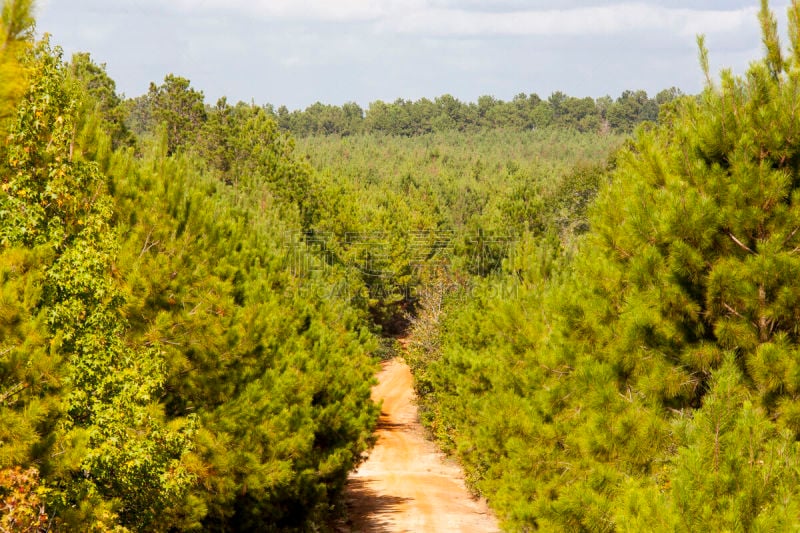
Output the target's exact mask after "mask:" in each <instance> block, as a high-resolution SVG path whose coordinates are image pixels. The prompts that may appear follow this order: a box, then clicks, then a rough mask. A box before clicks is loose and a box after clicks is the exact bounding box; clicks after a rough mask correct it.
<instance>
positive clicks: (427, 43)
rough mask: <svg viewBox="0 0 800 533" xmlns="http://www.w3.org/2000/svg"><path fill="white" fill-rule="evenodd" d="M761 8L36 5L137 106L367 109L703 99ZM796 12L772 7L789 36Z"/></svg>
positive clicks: (556, 2) (737, 65)
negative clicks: (174, 101)
mask: <svg viewBox="0 0 800 533" xmlns="http://www.w3.org/2000/svg"><path fill="white" fill-rule="evenodd" d="M757 4H758V2H757V1H756V0H641V1H635V0H634V1H618V0H39V3H38V6H39V7H38V30H39V32H40V33H42V32H48V33H50V34H52V35H53V40H54V42H55V43H57V44H60V45H61V46H62V47H63V48H64V50H65V52H66V54H67V56H69V54H71V53H72V52H75V51H88V52H91V53H92V56H93V57H94V58H95V60H96V61H98V62H101V63H106V64H107V68H108V71H109V73H110V74H111V76H112V77H113V78H114V79H115V80H116V81H117V87H118V89H119V90H120V91H121V92H124V93H125V94H126V95H127V96H136V95H139V94H142V93H144V92H146V91H147V87H148V85H149V83H150V81H158V82H160V81H161V80H163V79H164V76H165V75H166V74H168V73H174V74H177V75H181V76H184V77H186V78H189V79H190V80H191V81H192V85H193V86H194V87H196V88H197V89H200V90H202V91H203V92H204V93H205V95H206V99H207V101H209V102H212V103H213V102H214V101H216V99H217V98H218V97H220V96H223V95H226V96H228V99H229V100H232V101H239V100H243V101H247V102H250V101H255V102H256V103H257V104H264V103H272V104H275V105H280V104H285V105H287V106H288V107H289V108H291V109H295V108H302V107H305V106H307V105H310V104H312V103H314V102H316V101H321V102H325V103H332V104H341V103H344V102H346V101H356V102H358V103H360V104H362V105H366V104H368V103H369V102H371V101H374V100H377V99H382V100H388V101H392V100H395V99H396V98H407V99H417V98H421V97H430V98H433V97H435V96H438V95H441V94H444V93H449V94H452V95H454V96H456V97H457V98H460V99H462V100H468V101H472V100H475V99H477V97H478V96H480V95H482V94H490V95H493V96H496V97H498V98H502V99H510V98H512V97H513V96H514V95H515V94H518V93H521V92H524V93H532V92H535V93H537V94H539V95H540V96H543V97H546V96H548V95H549V94H551V93H552V92H553V91H556V90H561V91H564V92H566V93H567V94H570V95H573V96H592V97H598V96H603V95H606V94H608V95H611V96H614V97H616V96H618V95H619V94H620V92H622V91H623V90H625V89H645V90H647V91H648V92H649V93H651V94H653V93H655V92H657V91H659V90H661V89H664V88H667V87H671V86H677V87H679V88H681V89H682V90H684V91H685V92H696V91H698V90H699V89H700V87H701V83H702V75H701V73H700V69H699V67H698V63H697V50H696V45H695V35H696V34H698V33H705V34H706V38H707V43H708V47H709V50H710V53H711V64H712V69H713V70H715V71H716V70H718V69H720V68H723V67H731V68H733V69H734V70H735V71H737V72H742V71H743V70H744V69H745V68H746V66H747V64H748V62H750V61H751V60H753V59H755V58H757V57H759V55H760V53H761V52H760V49H761V44H760V35H759V30H758V22H757V19H756V14H757ZM787 4H788V2H787V1H786V0H782V1H776V0H773V1H772V2H771V5H772V6H773V8H774V9H775V11H776V12H777V14H778V15H779V18H780V20H781V23H782V26H783V27H785V24H784V23H783V21H784V19H785V16H784V13H785V11H786V5H787Z"/></svg>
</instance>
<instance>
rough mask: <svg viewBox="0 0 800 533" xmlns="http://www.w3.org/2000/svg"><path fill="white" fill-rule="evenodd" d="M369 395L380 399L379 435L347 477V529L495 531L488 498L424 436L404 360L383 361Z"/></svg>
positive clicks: (377, 532)
mask: <svg viewBox="0 0 800 533" xmlns="http://www.w3.org/2000/svg"><path fill="white" fill-rule="evenodd" d="M372 398H373V400H374V401H376V402H380V401H381V400H383V407H382V409H381V417H380V421H379V422H378V429H377V437H378V440H377V442H376V444H375V447H374V448H373V450H372V452H371V453H370V456H369V459H367V461H366V462H364V463H363V464H362V465H361V467H360V468H359V469H358V470H357V471H356V472H355V473H353V474H351V475H350V479H349V480H348V486H347V492H346V501H347V507H348V517H349V519H348V527H349V530H350V531H352V532H365V533H366V532H374V533H384V532H385V533H394V532H414V533H416V532H439V531H441V532H448V533H450V532H459V531H460V532H464V533H483V532H494V531H499V528H498V526H497V521H496V520H495V518H494V517H493V515H492V514H491V513H490V511H489V509H488V508H487V506H486V503H485V502H484V501H480V500H475V499H474V498H473V497H472V496H471V494H470V493H469V491H468V490H467V488H466V486H465V484H464V477H463V473H462V471H461V468H460V467H459V466H458V465H457V464H456V463H455V462H454V461H452V460H450V459H448V458H447V457H446V456H445V455H444V454H443V453H442V452H440V451H439V450H438V449H437V448H436V446H435V445H434V444H433V443H432V442H430V441H428V440H427V439H425V435H424V431H423V428H422V426H421V425H420V423H419V419H418V416H417V406H416V404H415V401H414V400H415V395H414V386H413V378H412V376H411V370H410V369H409V368H408V365H407V364H406V363H405V362H404V361H403V360H402V359H393V360H391V361H386V362H384V363H383V364H382V370H381V372H380V373H379V374H378V384H377V385H376V386H375V387H374V388H373V389H372Z"/></svg>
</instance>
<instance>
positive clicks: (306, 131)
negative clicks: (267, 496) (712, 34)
mask: <svg viewBox="0 0 800 533" xmlns="http://www.w3.org/2000/svg"><path fill="white" fill-rule="evenodd" d="M187 83H188V82H187V80H184V79H179V78H175V77H172V76H170V77H168V78H167V79H166V80H165V81H164V84H163V85H162V86H157V85H155V84H153V85H151V87H150V91H149V93H148V94H147V95H144V96H141V97H139V98H135V99H133V100H132V101H131V102H130V105H131V107H132V109H131V114H132V116H133V117H140V120H139V121H138V122H137V121H136V120H135V118H134V129H137V130H139V131H141V130H142V129H143V127H144V126H145V123H146V120H142V119H144V117H143V114H144V113H146V109H147V108H148V107H149V105H150V104H148V100H153V99H157V98H158V95H159V94H163V93H164V92H165V91H166V92H168V91H170V90H171V89H170V86H172V85H185V84H187ZM682 95H683V93H682V92H681V91H680V90H679V89H677V88H675V87H672V88H670V89H665V90H663V91H661V92H659V93H658V94H656V95H655V97H652V98H651V97H649V96H648V95H647V92H645V91H642V90H637V91H632V90H628V91H624V92H623V93H622V94H621V95H620V96H619V97H618V98H617V99H616V100H614V99H612V98H611V97H610V96H604V97H602V98H597V99H593V98H590V97H586V98H576V97H574V96H568V95H566V94H564V93H563V92H560V91H557V92H554V93H553V94H551V95H550V96H549V97H548V98H547V99H542V98H540V97H539V96H538V95H537V94H529V95H526V94H524V93H521V94H518V95H517V96H515V97H514V98H513V99H512V100H511V101H509V102H505V101H503V100H499V99H497V98H495V97H493V96H481V97H480V98H478V101H477V102H462V101H460V100H458V99H457V98H454V97H453V96H451V95H449V94H445V95H443V96H439V97H438V98H435V99H434V100H429V99H428V98H422V99H420V100H416V101H411V100H404V99H402V98H398V99H397V100H395V101H394V102H391V103H387V102H383V101H381V100H377V101H375V102H372V103H371V104H369V107H368V108H367V109H366V110H365V109H363V108H362V107H361V106H360V105H358V104H356V103H354V102H349V103H346V104H343V105H341V106H335V105H328V104H323V103H320V102H317V103H315V104H313V105H311V106H309V107H307V108H306V109H305V110H302V111H300V110H297V111H289V110H288V109H287V108H286V106H280V107H278V108H277V109H276V108H275V107H274V106H273V105H266V106H264V109H265V111H266V112H267V113H268V114H269V115H271V116H272V117H274V118H275V120H276V121H277V123H278V125H279V126H280V128H281V129H282V130H284V131H287V132H290V133H292V135H294V136H295V137H308V136H311V135H340V136H348V135H357V134H360V133H382V134H386V135H398V136H403V137H412V136H418V135H425V134H428V133H442V132H447V131H461V132H477V131H481V130H486V129H492V128H508V129H514V130H533V129H537V128H538V129H544V128H549V127H555V128H566V129H574V130H576V131H578V132H581V133H589V132H601V133H603V132H605V133H608V132H613V133H630V132H632V131H633V129H634V128H635V127H636V126H637V125H638V124H641V123H642V122H647V121H650V122H655V121H657V120H658V114H659V109H660V108H661V106H663V105H665V104H668V103H670V102H672V101H674V100H675V99H676V98H678V97H680V96H682ZM199 96H200V95H199V94H198V97H199ZM226 105H227V102H226V100H225V99H222V100H220V101H219V102H218V103H217V106H218V107H224V106H226Z"/></svg>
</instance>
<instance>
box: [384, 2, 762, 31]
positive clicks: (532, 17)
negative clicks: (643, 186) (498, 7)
mask: <svg viewBox="0 0 800 533" xmlns="http://www.w3.org/2000/svg"><path fill="white" fill-rule="evenodd" d="M755 16H756V9H755V8H743V9H737V10H728V11H722V10H720V11H716V10H694V9H670V8H666V7H660V6H653V5H647V4H615V5H609V6H598V7H584V8H575V9H552V10H541V11H517V12H511V13H481V12H475V11H462V10H450V9H427V10H421V11H417V12H414V13H407V14H403V15H401V16H399V17H396V18H393V19H391V20H384V21H382V22H381V23H380V27H381V28H382V29H384V30H388V31H397V32H402V33H423V34H433V35H518V36H519V35H536V36H550V35H612V34H617V33H624V32H629V31H654V30H666V31H668V32H671V33H678V34H680V35H683V36H692V35H695V34H697V33H701V32H703V33H715V32H730V31H735V30H738V29H741V28H742V27H744V26H745V25H748V24H751V23H754V21H755Z"/></svg>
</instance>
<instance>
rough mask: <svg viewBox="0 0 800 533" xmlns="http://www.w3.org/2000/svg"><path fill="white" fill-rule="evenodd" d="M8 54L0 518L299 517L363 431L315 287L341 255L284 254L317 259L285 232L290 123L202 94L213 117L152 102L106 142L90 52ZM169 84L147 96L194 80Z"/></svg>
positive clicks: (332, 482)
mask: <svg viewBox="0 0 800 533" xmlns="http://www.w3.org/2000/svg"><path fill="white" fill-rule="evenodd" d="M21 64H22V65H24V68H25V69H27V71H28V72H29V80H30V83H29V85H28V88H27V90H26V92H25V94H24V95H23V96H22V97H21V101H20V102H19V103H17V104H16V105H17V107H16V111H15V112H14V114H13V118H9V119H8V120H6V121H5V122H3V124H2V127H3V130H4V135H3V136H4V138H7V139H8V142H6V143H5V144H4V145H3V146H2V148H0V156H1V158H0V180H1V181H0V184H1V185H2V195H0V278H1V279H2V292H0V333H2V337H1V338H0V501H2V503H3V506H2V511H1V513H2V516H1V517H0V519H2V522H0V523H2V524H3V527H4V528H5V527H6V525H8V526H9V527H11V528H12V529H19V530H23V529H24V528H27V529H26V530H30V531H35V530H37V531H38V530H42V531H43V530H47V529H50V530H55V531H87V530H91V531H106V530H108V531H112V530H113V531H167V530H190V529H199V528H203V529H208V530H220V531H231V530H253V529H258V530H264V529H267V530H299V529H306V528H313V527H315V526H314V525H313V524H314V523H317V524H319V523H321V521H324V520H325V519H326V517H327V516H328V515H329V514H330V513H331V511H332V510H333V509H334V508H335V506H336V505H337V503H338V497H339V494H340V493H341V491H342V489H343V486H344V483H345V480H346V477H347V474H348V472H350V471H351V470H352V469H353V468H354V467H355V465H357V464H358V462H359V461H360V460H361V456H362V452H364V451H365V450H367V448H368V447H369V446H370V445H371V443H372V436H371V435H372V430H373V428H374V425H375V421H376V418H377V413H378V412H377V407H376V406H375V405H374V404H373V403H372V402H371V400H370V395H369V393H370V386H371V383H372V379H373V378H372V376H373V373H374V371H375V365H374V363H373V359H372V357H371V355H370V353H371V352H372V351H373V350H374V349H375V348H376V343H375V340H374V337H373V335H372V334H371V333H370V332H369V331H368V329H367V328H366V327H365V326H366V323H365V321H364V316H365V315H364V314H363V312H362V311H360V310H359V309H357V308H354V307H352V306H351V305H350V303H349V302H348V301H346V300H344V299H337V298H331V293H332V285H333V283H334V280H335V278H336V276H337V275H340V274H341V272H340V270H337V269H331V270H330V271H328V272H323V274H322V275H321V276H317V277H315V278H309V277H303V276H301V275H300V274H301V273H300V274H298V272H296V271H295V269H294V268H293V267H294V265H295V264H296V263H298V262H300V263H302V264H308V265H312V266H313V265H315V264H317V263H318V261H319V260H318V259H317V258H315V257H314V256H313V255H311V254H310V253H308V252H307V251H305V250H304V249H303V248H302V247H300V248H298V249H294V248H291V247H290V246H288V244H287V243H291V242H293V241H292V240H291V239H289V238H287V236H291V235H298V234H301V233H302V228H303V221H304V220H305V218H304V217H306V216H307V213H312V212H313V210H312V207H313V200H314V198H313V197H311V196H308V195H307V194H305V195H302V194H301V191H303V192H307V190H306V188H305V186H306V184H307V183H309V180H310V177H309V173H310V170H309V169H308V168H307V166H306V165H305V164H304V163H303V162H302V161H301V160H300V159H299V158H297V157H296V156H295V155H294V154H293V152H292V142H291V140H290V139H288V138H287V137H286V136H285V135H283V134H281V133H280V132H279V131H278V128H277V126H276V125H275V123H274V121H272V119H271V118H269V117H268V116H267V115H266V114H265V113H264V112H263V111H261V110H258V109H250V108H243V107H237V108H235V109H233V108H220V109H219V110H218V113H219V114H225V113H228V114H234V115H235V116H234V117H233V118H232V119H231V121H230V126H229V128H228V129H225V128H222V127H219V126H218V127H215V126H214V124H208V122H210V121H208V119H207V116H208V115H207V114H206V111H205V109H203V114H202V115H192V114H191V112H190V113H189V114H190V117H189V118H190V119H191V120H190V121H189V122H188V123H183V122H181V123H179V124H178V125H177V126H175V125H174V124H170V123H169V121H170V120H172V119H173V118H174V116H173V115H170V114H168V113H167V111H164V113H166V114H165V115H164V117H162V118H164V123H165V124H166V126H165V127H161V128H160V129H159V128H157V129H156V130H154V132H153V135H152V136H151V137H143V138H140V139H138V140H136V141H132V140H130V138H128V140H125V139H126V135H127V133H126V130H125V126H124V122H123V121H121V120H120V117H121V116H122V113H124V109H123V107H122V102H121V100H120V99H119V97H118V96H117V95H116V94H115V93H114V85H113V81H111V80H110V79H109V78H108V77H107V75H106V74H105V71H104V69H103V68H102V66H98V65H96V64H94V63H92V62H91V59H90V58H89V57H88V56H82V55H79V56H76V57H75V58H73V62H72V64H71V65H66V64H64V63H63V62H62V60H61V56H60V50H58V49H52V48H51V47H50V46H49V44H48V43H47V42H46V41H45V42H43V43H39V44H37V45H36V46H35V47H34V48H32V49H31V51H30V53H28V54H27V55H25V56H24V57H23V59H22V63H21ZM168 81H169V80H168ZM173 81H174V80H173ZM169 85H170V87H172V86H173V85H175V86H176V87H177V89H176V90H175V91H164V92H158V98H159V100H158V103H159V106H161V107H162V108H166V109H167V110H170V109H173V108H174V106H171V104H170V102H169V99H170V98H174V99H177V101H178V102H183V101H184V100H185V98H184V97H183V96H185V95H183V96H182V94H181V93H188V96H189V97H192V95H194V94H196V93H194V92H193V91H192V90H189V89H188V88H187V87H185V86H183V85H181V84H180V83H178V81H176V82H175V83H174V84H173V83H171V84H169ZM189 99H190V100H191V98H189ZM168 104H169V105H168ZM176 113H178V114H180V113H182V111H176ZM192 120H198V121H200V122H198V123H196V124H195V123H194V122H192ZM203 121H207V122H203ZM204 129H207V130H208V133H207V134H208V135H209V136H212V135H215V136H216V137H217V138H220V139H225V140H226V141H229V144H228V145H225V149H224V150H222V151H221V152H220V153H218V154H216V155H217V156H218V158H216V159H215V158H213V157H211V155H210V154H209V152H208V151H207V147H203V146H200V147H197V149H196V150H192V151H190V150H188V149H186V145H185V144H184V141H181V140H180V139H183V138H184V137H181V135H184V134H185V135H189V134H192V135H193V134H196V133H197V132H198V131H200V130H204ZM159 131H160V135H159ZM175 135H177V136H175ZM176 139H177V142H176ZM234 142H238V143H239V144H234ZM131 144H135V146H129V145H131ZM220 159H222V160H224V161H227V163H226V164H227V168H223V167H221V166H220V165H219V164H218V162H219V160H220ZM234 177H236V178H234ZM22 493H24V494H25V495H26V496H25V498H22V499H20V498H19V496H18V495H19V494H22ZM37 505H38V508H37V509H38V510H39V514H35V513H34V514H31V513H33V511H31V509H33V507H34V506H37ZM12 511H13V512H12ZM9 513H11V514H9ZM37 528H38V529H37Z"/></svg>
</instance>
